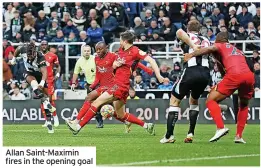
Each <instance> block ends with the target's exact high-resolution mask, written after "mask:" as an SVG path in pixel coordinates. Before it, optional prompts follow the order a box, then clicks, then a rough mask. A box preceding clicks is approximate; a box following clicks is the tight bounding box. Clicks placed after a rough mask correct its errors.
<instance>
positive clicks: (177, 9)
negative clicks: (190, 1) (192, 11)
mask: <svg viewBox="0 0 261 168" xmlns="http://www.w3.org/2000/svg"><path fill="white" fill-rule="evenodd" d="M184 14H185V9H183V8H181V3H180V2H171V3H169V16H170V20H171V23H173V24H174V25H175V26H176V28H177V29H180V28H182V21H183V15H184Z"/></svg>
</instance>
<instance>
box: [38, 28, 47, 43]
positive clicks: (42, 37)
mask: <svg viewBox="0 0 261 168" xmlns="http://www.w3.org/2000/svg"><path fill="white" fill-rule="evenodd" d="M43 40H47V37H46V34H45V30H44V29H40V30H39V32H38V33H37V36H36V42H38V43H41V41H43Z"/></svg>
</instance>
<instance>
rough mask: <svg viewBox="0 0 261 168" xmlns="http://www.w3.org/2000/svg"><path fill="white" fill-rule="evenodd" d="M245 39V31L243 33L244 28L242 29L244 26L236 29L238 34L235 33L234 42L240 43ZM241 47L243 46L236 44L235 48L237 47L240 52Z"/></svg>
mask: <svg viewBox="0 0 261 168" xmlns="http://www.w3.org/2000/svg"><path fill="white" fill-rule="evenodd" d="M246 39H247V33H246V31H245V28H244V26H240V27H239V29H238V33H237V35H236V37H235V40H241V41H243V40H246ZM242 45H243V44H240V43H237V44H236V47H237V48H238V49H240V50H242V49H243V46H242Z"/></svg>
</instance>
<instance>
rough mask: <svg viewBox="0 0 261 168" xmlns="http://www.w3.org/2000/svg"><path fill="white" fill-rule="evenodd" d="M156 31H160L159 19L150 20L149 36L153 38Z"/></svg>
mask: <svg viewBox="0 0 261 168" xmlns="http://www.w3.org/2000/svg"><path fill="white" fill-rule="evenodd" d="M154 31H158V32H159V28H158V25H157V20H152V21H151V22H150V27H149V28H148V30H147V37H148V38H151V37H152V34H153V32H154Z"/></svg>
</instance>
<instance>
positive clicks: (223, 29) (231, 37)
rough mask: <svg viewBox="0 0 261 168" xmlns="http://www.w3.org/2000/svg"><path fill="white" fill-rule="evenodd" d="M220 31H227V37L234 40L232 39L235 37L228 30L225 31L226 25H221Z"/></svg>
mask: <svg viewBox="0 0 261 168" xmlns="http://www.w3.org/2000/svg"><path fill="white" fill-rule="evenodd" d="M220 32H227V33H228V39H229V40H234V39H235V37H234V36H233V35H232V33H230V32H228V31H227V27H226V26H222V27H221V28H220Z"/></svg>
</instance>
